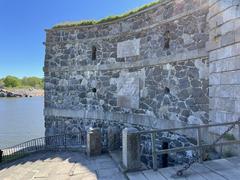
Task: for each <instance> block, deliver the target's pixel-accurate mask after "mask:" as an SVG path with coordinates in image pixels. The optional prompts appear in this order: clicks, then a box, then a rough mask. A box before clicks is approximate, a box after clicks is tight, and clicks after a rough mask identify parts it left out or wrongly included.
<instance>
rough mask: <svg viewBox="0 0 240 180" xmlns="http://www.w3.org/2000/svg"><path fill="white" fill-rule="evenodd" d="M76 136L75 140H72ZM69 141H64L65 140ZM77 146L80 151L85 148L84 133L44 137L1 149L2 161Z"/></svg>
mask: <svg viewBox="0 0 240 180" xmlns="http://www.w3.org/2000/svg"><path fill="white" fill-rule="evenodd" d="M74 136H76V137H77V138H75V139H74V138H73V137H74ZM69 138H72V139H70V141H66V139H69ZM74 146H77V147H78V148H80V149H85V148H86V133H85V132H79V133H71V134H70V133H68V134H59V135H54V136H46V137H41V138H36V139H32V140H29V141H26V142H23V143H21V144H18V145H14V146H11V147H7V148H4V149H2V150H1V151H2V156H1V160H2V161H9V160H12V159H17V158H19V157H22V156H24V155H26V154H29V153H33V152H39V151H44V150H58V149H62V148H65V149H66V148H72V147H74Z"/></svg>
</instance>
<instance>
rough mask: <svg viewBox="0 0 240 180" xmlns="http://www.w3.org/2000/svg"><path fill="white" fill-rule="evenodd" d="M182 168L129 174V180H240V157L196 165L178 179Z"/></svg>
mask: <svg viewBox="0 0 240 180" xmlns="http://www.w3.org/2000/svg"><path fill="white" fill-rule="evenodd" d="M179 168H180V167H168V168H164V169H159V170H158V171H153V170H146V171H140V172H133V173H127V176H128V178H129V180H187V179H188V180H226V179H227V180H239V179H240V157H233V158H228V159H219V160H214V161H207V162H204V163H203V164H194V165H193V166H192V167H191V169H189V170H188V171H187V172H186V173H185V175H184V176H183V177H176V175H175V174H176V171H177V170H178V169H179Z"/></svg>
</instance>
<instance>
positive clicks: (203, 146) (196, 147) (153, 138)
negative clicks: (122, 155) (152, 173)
mask: <svg viewBox="0 0 240 180" xmlns="http://www.w3.org/2000/svg"><path fill="white" fill-rule="evenodd" d="M229 125H231V128H233V127H235V125H238V127H239V140H229V141H226V142H218V141H219V140H220V139H222V138H223V135H224V134H226V132H228V131H229V129H228V130H227V131H225V132H224V133H223V134H220V135H219V138H217V142H214V143H212V144H202V142H201V140H202V139H201V129H202V128H210V127H219V126H229ZM193 129H197V145H194V146H187V147H176V148H171V149H164V150H157V149H156V133H162V132H174V131H183V130H193ZM230 130H231V129H230ZM136 133H137V134H139V135H146V134H151V146H152V160H153V169H154V170H157V158H156V157H157V154H168V153H174V152H182V151H187V150H197V151H198V152H199V159H198V160H199V161H200V162H201V161H202V159H203V158H202V150H203V149H206V148H209V147H217V146H221V147H222V146H224V145H231V144H240V119H239V120H237V121H234V122H226V123H217V124H205V125H193V126H187V127H179V128H169V129H153V130H144V131H139V132H136Z"/></svg>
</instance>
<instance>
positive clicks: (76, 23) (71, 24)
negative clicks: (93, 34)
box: [53, 0, 162, 29]
mask: <svg viewBox="0 0 240 180" xmlns="http://www.w3.org/2000/svg"><path fill="white" fill-rule="evenodd" d="M161 1H162V0H157V1H154V2H151V3H149V4H145V5H143V6H141V7H139V8H136V9H133V10H131V11H129V12H127V13H124V14H120V15H115V16H108V17H106V18H103V19H100V20H82V21H73V22H63V23H60V24H56V25H54V26H53V28H54V29H55V28H62V27H75V26H84V25H94V24H101V23H105V22H111V21H114V20H118V19H121V18H125V17H127V16H129V15H132V14H135V13H137V12H140V11H142V10H144V9H146V8H149V7H151V6H154V5H156V4H158V3H160V2H161Z"/></svg>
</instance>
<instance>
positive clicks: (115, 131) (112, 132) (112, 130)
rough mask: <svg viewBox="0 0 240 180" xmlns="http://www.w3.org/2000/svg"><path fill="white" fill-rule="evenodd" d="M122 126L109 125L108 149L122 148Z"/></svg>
mask: <svg viewBox="0 0 240 180" xmlns="http://www.w3.org/2000/svg"><path fill="white" fill-rule="evenodd" d="M120 133H121V132H120V128H119V127H118V126H109V127H108V137H107V138H108V150H109V151H113V150H117V149H120V142H121V139H120Z"/></svg>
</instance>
